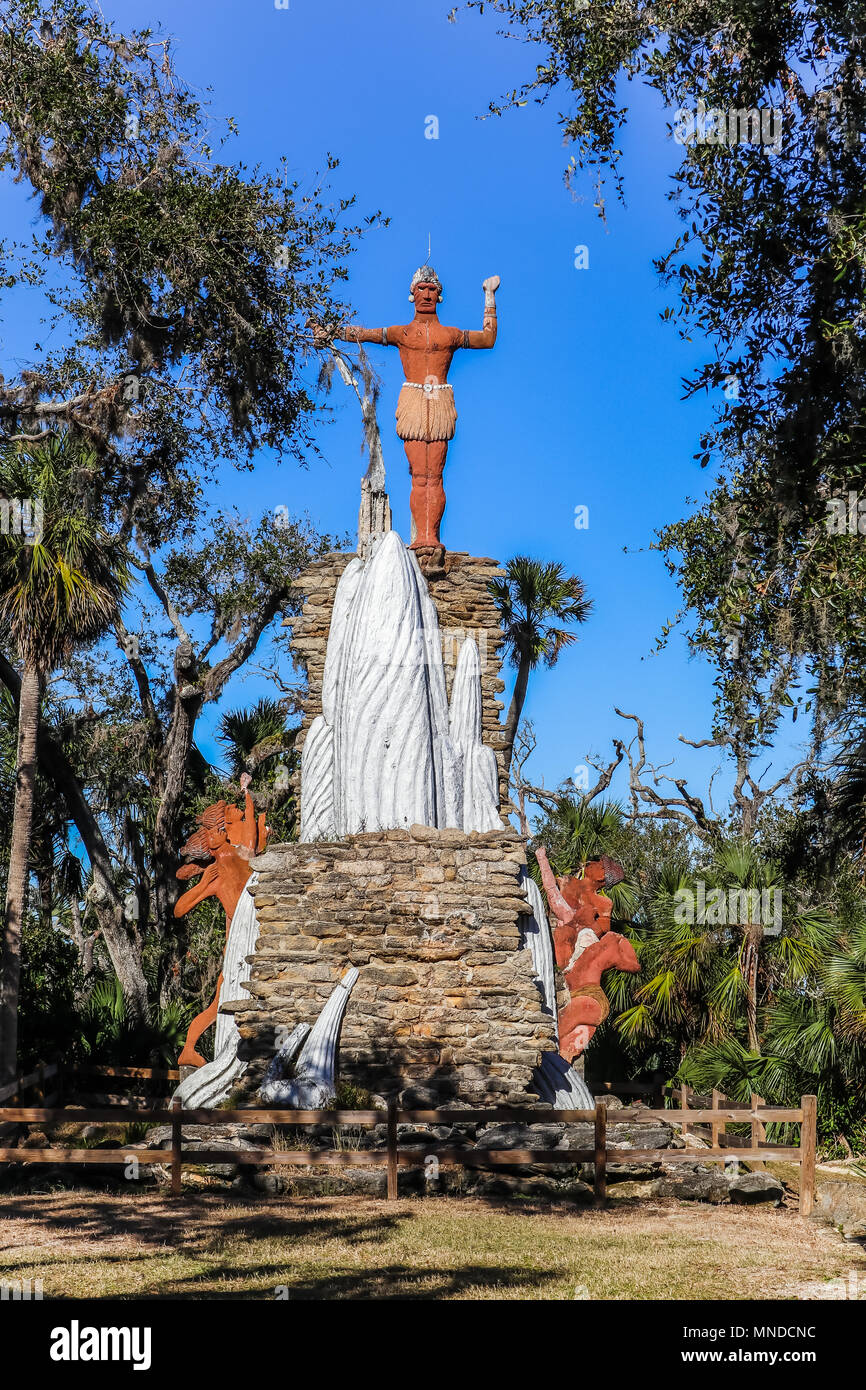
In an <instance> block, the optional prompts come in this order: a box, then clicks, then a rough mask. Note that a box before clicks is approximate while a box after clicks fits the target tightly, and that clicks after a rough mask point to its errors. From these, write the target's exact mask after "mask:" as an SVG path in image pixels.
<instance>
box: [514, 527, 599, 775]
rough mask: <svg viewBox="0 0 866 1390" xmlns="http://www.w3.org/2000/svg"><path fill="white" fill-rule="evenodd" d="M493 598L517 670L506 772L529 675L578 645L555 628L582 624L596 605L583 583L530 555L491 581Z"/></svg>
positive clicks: (519, 558) (517, 558) (574, 637)
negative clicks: (570, 647)
mask: <svg viewBox="0 0 866 1390" xmlns="http://www.w3.org/2000/svg"><path fill="white" fill-rule="evenodd" d="M489 588H490V593H491V594H492V596H493V599H494V601H495V603H496V607H497V608H498V609H499V615H500V619H501V622H502V627H503V630H504V632H505V651H506V655H507V656H508V658H509V660H510V661H511V663H512V665H514V666H516V667H517V679H516V681H515V683H514V694H513V695H512V697H511V704H510V705H509V707H508V715H507V717H506V720H505V732H506V735H507V738H506V746H505V767H506V771H507V770H508V769H509V768H510V767H511V755H512V751H513V749H514V739H515V737H516V735H517V729H518V726H519V724H520V716H521V714H522V712H523V706H524V703H525V701H526V687H527V685H528V683H529V673H530V671H533V670H534V669H535V667H536V666H537V665H538V663H539V662H540V661H543V662H544V664H545V666H555V665H556V663H557V661H558V660H559V657H560V654H561V653H562V651H563V649H564V648H565V647H569V646H571V644H572V642H576V641H577V635H576V634H575V633H573V632H567V631H566V629H565V628H564V627H557V626H555V624H557V623H583V622H586V619H587V618H588V616H589V613H590V610H591V608H592V601H591V599H588V598H587V597H586V591H585V589H584V585H583V581H582V580H581V579H578V577H577V575H568V574H566V573H565V569H564V566H562V565H560V564H544V563H543V562H542V561H541V560H531V559H530V558H529V556H527V555H516V556H515V557H514V559H513V560H509V561H508V564H507V565H506V567H505V576H504V577H503V578H500V579H491V581H490V586H489Z"/></svg>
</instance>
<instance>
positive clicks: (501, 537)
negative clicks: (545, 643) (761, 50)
mask: <svg viewBox="0 0 866 1390" xmlns="http://www.w3.org/2000/svg"><path fill="white" fill-rule="evenodd" d="M449 8H450V5H449V0H373V3H368V4H364V5H360V4H358V0H290V4H289V8H288V9H285V10H282V9H277V8H276V7H275V5H274V0H184V3H183V4H182V5H178V4H177V3H174V4H169V3H166V2H165V0H148V3H138V0H103V10H104V12H105V14H106V15H107V16H108V17H109V18H110V19H112V20H113V21H114V22H115V23H116V24H117V26H118V27H120V28H123V27H130V26H133V25H134V26H136V27H139V26H143V25H145V24H150V25H151V26H153V27H157V26H159V25H161V26H162V27H163V29H164V30H165V31H167V32H168V33H170V34H172V35H174V36H175V38H176V40H177V48H176V64H177V67H178V70H179V71H180V73H181V74H182V76H183V77H184V78H185V79H186V80H188V81H189V82H190V83H192V84H193V86H194V87H196V88H198V89H204V88H205V87H208V86H209V87H211V88H213V96H212V109H213V112H214V114H215V115H217V116H228V115H230V116H232V117H234V118H235V120H236V121H237V123H238V127H239V131H240V136H239V139H237V140H236V141H234V142H232V143H231V144H230V145H229V147H228V152H229V155H230V157H232V158H242V159H244V160H245V161H247V162H248V163H250V164H253V163H261V164H262V165H264V166H269V167H276V165H277V162H278V160H279V159H280V158H281V157H282V156H286V157H287V158H288V160H289V163H290V166H291V168H292V169H293V171H294V172H295V173H296V175H297V177H299V178H300V179H301V180H302V182H304V183H305V184H307V185H311V184H312V182H313V176H314V174H315V171H316V170H318V169H321V168H322V167H323V164H324V159H325V155H326V153H327V152H331V153H333V154H335V155H337V156H338V157H339V158H340V159H341V161H342V163H341V167H340V168H339V169H338V170H337V172H336V174H335V175H334V176H333V177H332V187H333V189H334V193H335V195H344V194H347V193H351V192H354V193H355V194H356V195H357V199H358V207H357V210H358V211H359V212H360V213H367V212H371V211H373V210H375V209H377V208H381V209H382V211H383V212H384V213H385V214H386V215H387V216H388V217H390V219H391V221H390V225H389V226H388V227H387V228H384V229H376V230H373V231H371V232H369V233H368V234H367V235H366V237H365V239H364V241H363V243H362V245H361V247H360V250H359V251H358V253H357V255H356V256H355V257H354V258H353V262H352V266H351V279H350V284H349V290H348V295H349V298H350V299H351V301H352V302H353V303H354V305H355V306H356V308H357V320H358V322H361V323H364V324H366V325H369V326H379V325H381V324H383V323H394V322H401V321H405V319H406V318H407V317H408V316H409V312H410V306H409V304H408V300H407V294H408V281H409V278H410V276H411V274H412V272H413V271H414V270H415V268H416V266H417V265H419V264H420V263H421V262H422V261H423V260H424V259H425V258H426V252H427V239H428V235H429V236H430V238H431V240H432V252H433V254H432V261H433V264H434V265H435V267H436V269H437V270H438V272H439V274H440V276H441V278H442V280H443V282H444V285H445V301H444V303H443V305H442V306H441V310H440V316H441V318H442V319H443V321H444V322H447V323H452V324H458V325H459V326H460V327H480V326H481V314H482V298H483V297H482V291H481V282H482V280H483V279H484V277H485V276H487V275H490V274H493V273H497V274H499V275H501V277H502V286H501V290H500V292H499V296H498V299H499V341H498V343H497V345H496V348H495V349H494V351H493V352H489V353H487V352H478V353H463V354H458V355H457V357H456V358H455V362H454V367H453V369H452V373H451V380H452V382H453V385H454V388H455V395H456V401H457V408H458V412H459V423H458V427H457V435H456V438H455V440H454V442H453V444H452V445H451V448H450V450H449V459H448V466H447V470H446V492H447V497H448V506H447V510H446V513H445V520H444V523H443V531H442V535H443V540H444V541H445V543H446V544H447V546H448V547H449V549H453V550H469V551H471V552H473V553H474V554H481V555H492V556H496V557H497V558H499V559H501V560H505V559H507V558H508V557H510V556H512V555H514V554H517V553H527V554H530V555H532V556H536V557H538V558H541V559H544V560H559V561H562V562H563V563H564V564H565V565H566V567H567V568H568V569H569V570H571V571H574V572H577V573H579V574H580V575H581V576H582V578H583V579H584V581H585V583H586V585H587V589H588V592H589V594H590V595H591V597H592V598H593V600H594V603H595V609H594V612H593V615H592V617H591V619H590V621H589V622H588V623H587V624H586V625H585V626H584V628H583V629H582V632H581V640H580V642H579V643H578V644H577V645H576V646H574V647H573V648H572V649H571V650H570V651H569V652H567V653H566V654H565V655H564V657H563V658H562V659H561V660H560V662H559V664H558V666H557V667H556V668H555V670H553V671H550V672H548V671H540V672H538V673H537V675H536V676H535V677H533V679H532V681H531V684H530V692H529V699H528V703H527V709H526V712H527V714H528V715H529V716H530V717H531V718H532V719H533V721H534V723H535V727H536V733H537V736H538V751H537V753H536V755H535V758H534V761H533V764H532V768H531V770H532V772H533V774H534V776H535V777H536V778H541V777H543V778H544V779H545V781H546V783H547V784H548V785H554V784H556V783H557V782H558V781H559V780H560V779H561V778H562V777H564V776H566V775H568V774H570V773H571V772H572V770H573V769H574V768H575V766H576V765H578V764H580V763H582V762H583V760H584V758H585V755H586V754H587V752H588V751H593V752H595V753H597V754H603V753H606V752H607V750H608V749H609V747H610V741H611V737H612V736H614V735H620V734H621V733H622V731H623V725H622V721H621V720H619V719H618V718H617V717H616V715H615V714H614V706H615V705H618V706H619V707H620V708H621V709H625V710H629V711H635V712H639V713H641V714H642V715H643V716H644V718H645V719H646V722H647V733H648V739H649V749H650V754H651V756H652V758H653V759H654V760H655V761H666V760H667V759H669V758H670V757H672V756H673V755H674V754H676V755H677V758H678V767H679V768H680V769H681V770H682V769H693V770H694V772H695V786H696V788H697V787H700V786H701V785H702V784H703V783H704V781H705V777H706V775H707V774H708V772H709V771H711V770H712V767H713V766H714V765H715V762H716V761H717V760H716V759H715V758H714V757H713V755H712V754H709V755H708V754H705V753H692V752H690V751H689V750H684V749H682V746H681V745H678V744H677V742H676V736H677V734H678V733H680V732H682V733H684V734H687V735H688V736H689V737H692V738H701V737H705V736H706V735H707V734H708V732H709V722H710V715H711V699H712V684H711V682H712V675H711V671H710V669H709V668H708V667H707V666H706V665H705V664H704V663H703V662H700V661H696V660H690V659H689V658H688V654H687V652H686V648H685V644H684V642H683V641H682V639H681V638H679V637H675V638H674V639H673V640H672V642H671V644H670V646H669V648H668V649H667V651H665V652H664V653H662V654H660V655H657V656H651V655H650V654H651V652H652V651H653V648H654V645H655V638H656V636H657V634H658V633H659V631H660V629H661V628H662V625H663V624H664V623H665V622H666V621H667V620H668V619H669V618H670V617H671V616H672V615H673V614H674V613H675V611H676V610H677V608H678V606H679V596H678V592H677V589H676V586H675V585H674V584H673V582H672V581H671V580H670V579H669V577H668V576H667V574H666V572H665V570H664V565H663V562H662V559H661V557H660V556H659V555H658V554H657V553H651V552H649V550H648V546H649V544H650V542H651V540H652V538H653V532H654V530H655V529H656V528H657V527H658V526H661V525H663V524H664V523H665V522H667V521H671V520H675V519H677V518H678V517H680V516H682V515H684V514H685V511H686V510H687V503H686V499H687V498H688V497H689V496H697V495H700V494H701V493H702V492H703V490H704V488H705V486H706V484H707V482H708V478H707V475H706V473H704V472H702V471H701V470H700V468H699V467H698V465H697V463H696V462H695V461H694V460H693V458H692V455H693V454H694V453H695V452H696V450H697V441H698V436H699V433H700V430H701V428H702V426H703V425H705V424H706V423H707V421H708V420H709V418H710V414H711V405H710V403H709V402H707V400H706V399H705V398H701V399H700V400H694V401H691V402H688V403H685V402H683V401H682V400H681V399H680V397H681V379H682V377H683V376H685V375H686V374H687V373H688V372H689V371H690V369H691V368H692V367H693V366H694V365H695V364H696V363H697V362H698V361H700V360H701V359H702V357H703V351H702V347H701V344H700V343H693V344H689V343H683V342H681V340H680V338H679V336H678V334H677V332H676V330H675V329H674V328H672V327H671V326H669V325H664V324H662V323H661V322H660V319H659V316H660V314H661V312H662V311H663V310H664V308H665V306H666V305H667V304H669V303H673V299H672V297H671V294H672V292H671V291H668V290H666V289H665V288H664V287H663V286H661V285H660V284H659V282H658V278H657V276H656V274H655V272H654V270H653V266H652V258H653V256H654V255H658V254H660V253H662V252H664V251H665V250H667V249H668V248H669V246H670V245H671V243H672V242H673V240H674V239H675V237H676V235H677V227H678V224H677V220H676V218H675V215H674V211H673V209H672V207H671V206H670V204H669V203H668V202H667V201H666V198H665V194H666V191H667V189H668V187H669V183H668V174H669V172H670V170H671V169H672V168H673V167H674V163H675V160H676V154H677V147H676V146H675V145H674V144H673V142H672V140H671V139H670V136H669V134H668V130H667V126H666V113H665V112H664V111H663V110H662V109H661V107H660V105H659V104H658V102H657V101H656V100H655V98H653V97H651V96H649V95H648V94H646V93H645V92H642V91H641V90H640V89H638V88H634V89H632V91H631V93H630V97H631V99H632V100H633V104H634V114H633V119H632V121H631V124H630V126H629V128H628V130H627V132H626V134H625V137H624V150H625V159H624V173H625V178H626V191H627V205H626V206H625V207H622V206H621V205H619V204H618V203H617V202H616V201H615V200H614V198H613V195H612V192H611V193H610V196H609V198H608V203H607V214H608V216H607V226H606V227H605V226H604V225H603V224H602V222H601V221H600V220H599V218H598V215H597V213H596V210H595V208H594V207H593V201H594V196H595V195H594V188H593V181H592V179H591V177H590V176H589V175H588V176H587V177H586V178H585V180H583V181H581V182H580V183H579V184H578V185H577V188H576V192H577V193H578V194H580V195H583V196H582V197H575V196H573V194H572V193H571V192H569V191H568V190H567V189H566V187H565V186H564V182H563V177H562V175H563V170H564V167H565V164H566V162H567V158H568V151H567V150H566V149H565V148H564V147H563V145H562V143H561V137H560V134H559V129H558V125H557V119H556V116H557V110H556V105H555V103H554V104H550V105H548V106H547V107H541V108H540V107H538V106H536V105H534V104H530V105H528V106H527V107H524V108H522V109H520V110H519V111H515V112H511V113H509V114H507V115H505V116H504V117H502V118H491V119H487V120H479V119H478V117H479V116H480V115H483V114H484V112H485V110H486V108H487V104H488V102H489V101H490V100H491V99H492V98H496V97H498V96H499V95H501V94H502V93H503V92H505V91H508V90H510V89H511V88H513V87H514V86H516V85H517V84H518V82H519V81H520V79H521V77H523V76H525V75H526V74H527V73H528V72H530V71H531V70H532V69H533V67H534V64H535V62H536V61H539V60H540V55H539V54H537V53H536V51H535V50H534V49H528V48H526V47H525V46H523V45H521V44H518V43H516V42H514V41H511V40H507V39H504V38H500V37H498V36H497V34H496V27H497V26H496V19H495V16H493V15H490V14H485V15H484V16H483V17H482V16H479V15H477V13H472V14H465V13H464V14H460V15H459V17H458V21H457V22H456V23H454V24H450V23H448V22H447V13H448V10H449ZM563 104H567V95H566V94H564V95H563ZM429 116H435V117H436V118H437V120H438V139H428V138H426V137H425V129H429V127H430V123H429V122H428V120H427V118H428V117H429ZM578 246H586V247H587V248H588V253H589V268H588V269H585V270H578V269H576V268H575V264H574V262H575V248H576V247H578ZM13 327H14V328H15V330H16V331H15V337H16V339H17V340H18V341H21V333H22V325H21V324H18V325H14V326H13ZM6 331H7V332H8V331H9V325H7V326H6ZM371 357H372V360H373V362H374V364H375V365H376V366H377V367H378V368H379V369H380V371H381V374H382V377H383V381H384V386H383V391H382V400H381V408H380V423H381V425H382V432H383V439H384V445H385V463H386V468H387V471H388V486H389V491H390V494H391V502H392V507H393V511H394V522H395V526H396V527H397V529H398V530H399V531H400V532H401V534H402V535H403V536H404V538H405V539H408V534H409V512H408V493H409V486H408V476H407V470H406V463H405V456H404V454H403V450H402V446H401V445H400V443H399V441H398V440H397V438H396V436H395V434H394V433H393V410H394V405H395V403H396V396H397V392H398V389H399V384H400V381H401V380H402V372H401V369H400V365H399V360H398V358H397V355H396V352H394V351H393V350H388V349H380V350H378V351H377V350H375V349H373V350H372V351H371ZM332 403H333V404H334V406H335V407H336V409H335V418H334V420H333V422H332V423H330V424H328V425H326V426H323V427H322V429H321V433H320V446H321V449H322V452H323V455H324V458H323V459H322V460H316V459H311V461H310V467H309V469H307V470H303V469H300V468H298V467H297V466H295V465H294V464H283V465H281V466H280V467H277V466H276V465H275V463H274V460H273V459H272V458H270V457H269V456H268V455H267V454H263V455H262V456H261V457H260V459H259V461H258V463H257V466H256V469H255V472H254V474H253V475H252V476H250V475H249V474H240V475H239V474H236V473H234V472H233V470H232V469H231V468H230V467H225V468H224V469H223V470H222V473H221V477H220V488H219V497H218V500H219V503H220V505H223V506H224V505H226V503H227V502H228V503H235V504H236V505H237V506H238V507H239V508H240V509H241V510H242V512H244V513H246V514H250V515H257V514H259V513H260V512H262V511H263V510H265V509H267V508H272V507H274V506H277V505H287V506H288V507H289V509H290V511H292V512H304V511H306V512H309V514H310V516H311V517H312V519H313V520H314V521H315V523H316V524H317V525H318V526H319V527H320V528H321V529H323V530H326V531H329V532H332V533H342V532H345V531H347V530H349V531H354V528H355V526H356V522H357V508H358V498H359V492H358V481H359V478H360V475H361V473H362V472H363V468H364V466H365V464H364V463H362V460H361V458H360V454H359V445H360V420H359V417H358V412H357V405H356V403H355V402H354V397H352V396H350V395H349V393H348V392H347V391H346V390H345V388H344V387H342V385H341V383H339V382H337V383H336V384H335V386H334V389H333V393H332ZM214 500H216V497H215V499H214ZM579 505H585V506H588V507H589V520H590V524H589V528H588V529H587V530H580V531H579V530H577V529H576V528H575V525H574V519H575V507H576V506H579ZM261 693H264V690H263V687H262V685H261V682H260V681H259V680H257V679H256V678H250V679H248V680H247V681H246V682H245V683H238V682H235V684H234V685H233V686H231V687H230V690H229V693H228V696H227V698H226V700H225V701H224V705H223V708H224V707H226V706H234V705H237V704H239V703H242V702H246V701H247V700H252V699H254V698H256V697H257V696H258V695H259V694H261ZM218 713H219V711H217V715H218ZM201 742H202V744H203V747H204V749H205V751H206V752H208V753H212V752H213V751H214V745H213V743H212V741H211V739H210V738H209V736H208V735H207V734H206V733H205V736H204V737H203V738H202V740H201ZM615 789H617V790H618V791H619V794H620V795H622V792H623V788H622V785H621V784H619V786H618V787H616V785H615Z"/></svg>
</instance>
